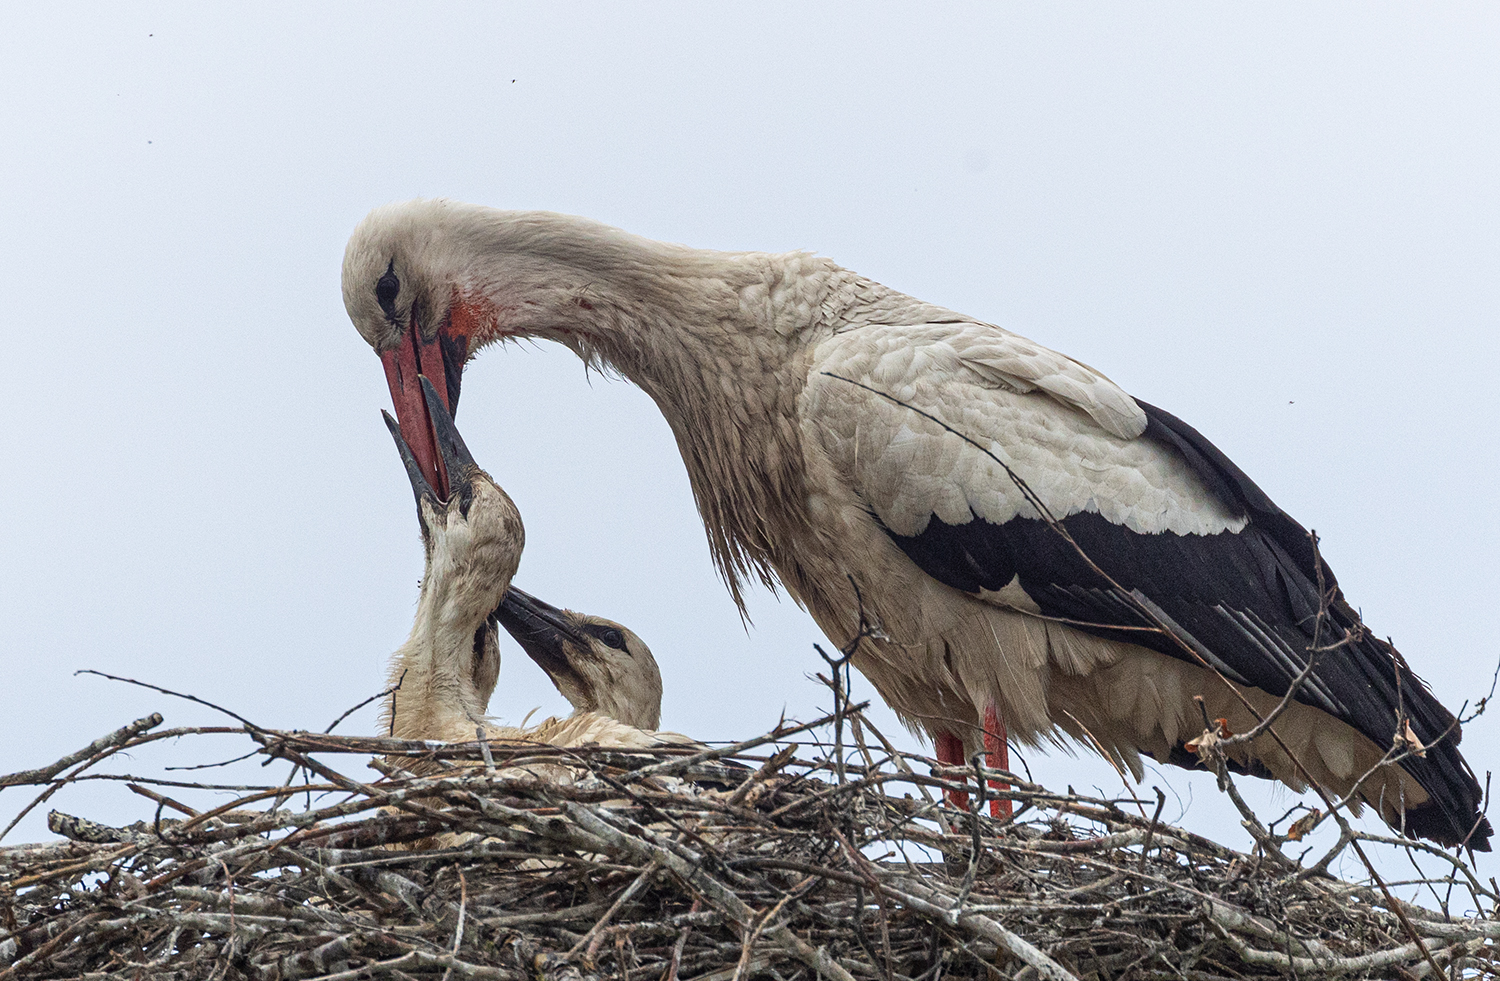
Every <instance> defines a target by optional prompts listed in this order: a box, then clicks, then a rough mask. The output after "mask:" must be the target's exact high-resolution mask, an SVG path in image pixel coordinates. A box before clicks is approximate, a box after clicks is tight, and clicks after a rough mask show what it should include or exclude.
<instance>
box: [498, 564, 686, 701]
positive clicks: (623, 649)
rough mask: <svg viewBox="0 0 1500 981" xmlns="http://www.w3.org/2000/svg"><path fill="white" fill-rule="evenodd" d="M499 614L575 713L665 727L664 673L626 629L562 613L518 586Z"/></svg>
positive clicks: (517, 640) (594, 618)
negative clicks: (663, 719) (663, 710)
mask: <svg viewBox="0 0 1500 981" xmlns="http://www.w3.org/2000/svg"><path fill="white" fill-rule="evenodd" d="M495 613H496V616H497V617H498V618H499V621H500V625H501V626H503V627H504V628H505V629H506V630H508V631H509V632H510V635H511V636H512V637H514V638H515V639H516V643H518V644H520V645H521V647H522V649H523V650H525V651H526V653H527V654H529V655H530V656H531V659H532V660H533V661H535V662H536V663H537V664H539V665H541V667H542V670H544V671H546V672H547V676H548V677H549V678H551V679H552V683H553V684H554V685H556V686H557V690H558V691H559V692H561V693H562V695H563V697H564V698H566V699H567V700H568V702H569V703H570V704H571V705H572V706H573V708H574V710H575V711H577V712H597V713H599V714H600V715H606V716H609V717H610V718H612V719H615V720H616V721H618V722H623V723H625V724H626V725H631V726H635V727H636V728H637V729H655V728H656V727H657V726H658V725H660V724H661V670H660V669H659V668H658V667H657V665H656V658H655V657H653V656H652V655H651V649H650V648H649V647H647V646H646V644H645V642H644V641H642V640H641V639H640V638H639V637H637V636H636V635H635V633H634V632H632V631H631V630H630V629H629V628H628V627H625V626H622V625H621V624H618V623H615V622H614V621H613V620H606V619H604V618H603V617H596V616H589V615H588V614H585V613H574V612H573V611H572V610H560V609H558V608H557V607H555V606H552V605H550V604H548V603H544V602H542V601H541V600H539V599H537V598H536V597H535V596H531V595H529V594H527V593H524V592H522V591H521V590H519V589H516V588H514V587H512V588H511V590H510V592H509V593H507V594H506V595H505V600H504V601H503V602H502V603H501V604H500V608H499V609H498V610H496V611H495Z"/></svg>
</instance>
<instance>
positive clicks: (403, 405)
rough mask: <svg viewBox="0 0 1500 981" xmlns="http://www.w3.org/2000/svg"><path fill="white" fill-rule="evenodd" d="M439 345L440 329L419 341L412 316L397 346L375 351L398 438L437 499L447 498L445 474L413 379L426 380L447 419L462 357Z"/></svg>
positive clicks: (418, 386)
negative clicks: (423, 378)
mask: <svg viewBox="0 0 1500 981" xmlns="http://www.w3.org/2000/svg"><path fill="white" fill-rule="evenodd" d="M445 340H447V337H446V335H445V332H444V331H443V330H442V328H439V329H438V330H436V331H433V334H432V337H431V338H430V339H428V338H424V337H423V336H422V331H421V329H420V328H419V327H418V325H417V322H416V318H415V317H413V318H412V323H411V327H410V328H409V329H408V330H407V331H406V332H405V333H403V334H402V335H401V341H400V343H399V344H397V345H396V346H395V347H394V348H391V349H390V350H388V351H382V352H380V363H381V364H382V365H383V366H384V367H385V380H386V383H387V384H389V385H390V387H391V404H392V405H394V406H395V409H396V421H397V422H398V423H400V426H401V434H402V435H403V436H404V437H405V438H406V442H407V444H408V445H409V446H410V447H411V452H412V455H413V456H415V457H416V461H417V466H418V467H419V468H420V470H421V474H422V476H423V477H424V478H425V479H426V480H427V482H428V483H429V484H431V485H432V487H433V489H434V490H435V491H437V494H438V497H439V498H441V499H442V500H447V499H448V492H449V487H448V473H447V470H446V469H445V467H444V466H443V458H442V454H441V453H439V452H438V450H437V442H436V437H435V430H434V428H433V425H434V420H433V419H432V415H431V413H429V412H428V410H427V402H426V400H425V399H424V398H423V395H422V384H421V381H420V380H419V379H420V378H421V377H422V376H423V375H426V376H427V377H428V378H430V379H431V380H432V382H433V388H434V389H435V390H436V395H437V399H438V401H440V402H441V403H442V406H443V409H444V410H445V411H446V412H447V413H448V414H449V416H450V418H451V416H452V414H453V412H455V411H456V410H457V409H458V387H459V380H460V379H461V378H462V377H463V353H462V351H456V350H455V351H448V350H446V348H449V347H453V346H455V345H454V344H452V342H449V343H444V341H445ZM450 425H451V423H450Z"/></svg>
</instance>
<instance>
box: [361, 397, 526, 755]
mask: <svg viewBox="0 0 1500 981" xmlns="http://www.w3.org/2000/svg"><path fill="white" fill-rule="evenodd" d="M419 384H420V387H421V389H425V393H424V394H425V399H424V402H425V406H424V407H425V408H426V409H427V412H428V415H429V416H430V418H431V420H432V430H431V431H430V432H428V434H427V435H428V437H429V439H430V440H431V441H432V445H433V446H434V447H435V448H436V452H437V460H438V463H439V466H440V469H439V473H440V474H441V475H444V476H445V477H446V481H445V483H446V485H447V486H448V487H449V488H450V491H449V493H447V494H446V495H444V494H440V493H439V492H438V491H437V490H436V489H435V488H434V487H433V485H432V484H431V482H429V481H428V479H427V477H426V475H425V474H424V473H423V472H422V468H421V467H420V465H419V464H418V462H417V459H416V457H415V455H414V454H413V452H412V450H411V447H410V446H409V445H408V441H407V439H406V438H404V436H405V434H404V431H403V430H402V429H401V428H400V427H399V426H398V425H397V423H396V422H395V420H393V419H392V418H391V417H390V416H389V415H386V416H385V420H386V425H387V426H389V427H390V430H391V435H392V436H393V437H395V440H396V448H397V450H398V451H399V452H400V454H401V459H402V462H403V463H404V464H405V465H406V472H407V476H408V478H410V480H411V485H412V491H413V493H414V494H415V496H416V500H417V518H418V521H419V523H420V525H421V528H422V544H423V550H424V552H425V556H426V569H425V572H424V574H423V576H422V588H421V595H420V596H419V598H418V601H417V616H416V621H415V622H414V623H413V625H412V632H411V637H410V638H408V640H407V642H406V644H405V645H403V646H402V648H401V649H400V650H399V651H397V652H396V655H395V658H394V660H393V663H392V671H391V676H392V679H393V680H394V681H399V682H400V691H398V692H396V693H395V696H394V697H393V698H392V699H391V700H390V701H389V702H388V703H387V714H388V721H389V722H390V723H391V730H392V731H393V732H395V733H396V734H397V735H398V736H408V737H416V738H433V737H437V736H439V735H440V734H441V733H443V732H446V731H447V729H448V728H451V725H450V724H449V723H450V722H457V723H458V724H459V725H460V726H462V725H464V724H465V722H464V720H472V721H473V722H474V723H476V724H477V723H478V722H479V721H480V720H481V718H482V716H483V714H484V711H485V708H486V706H487V705H488V704H489V698H490V695H491V693H492V692H493V691H494V689H495V682H496V680H497V678H498V677H499V673H500V652H499V644H498V636H497V626H496V623H495V619H494V615H493V612H494V610H495V608H496V607H497V606H499V605H500V601H501V598H502V597H503V596H504V595H505V591H506V590H507V589H509V588H510V580H511V578H512V577H513V576H514V575H515V573H516V567H517V566H518V565H519V563H520V560H521V550H522V548H523V547H524V546H525V543H526V532H525V529H524V528H523V526H522V524H521V515H520V512H519V511H517V510H516V506H515V504H514V503H513V502H512V501H511V499H510V497H509V495H507V494H506V493H505V491H504V490H502V489H501V488H500V487H499V486H498V485H497V484H496V483H495V482H494V481H493V480H492V479H490V476H489V475H488V474H487V473H485V472H484V471H483V470H481V469H480V468H479V466H478V465H477V464H476V463H475V462H474V458H473V457H472V456H471V455H470V454H469V450H468V448H467V447H466V446H465V445H464V442H463V438H462V437H461V436H459V434H458V430H457V429H456V428H455V427H454V425H453V419H452V417H451V416H449V414H448V412H447V410H446V409H445V408H444V407H443V405H442V402H441V401H440V399H439V398H438V394H437V391H436V389H434V388H433V386H432V384H431V383H430V382H428V381H427V380H426V378H425V377H424V378H422V379H421V380H420V382H419ZM423 421H424V422H425V418H424V419H423ZM459 731H460V732H462V731H464V730H463V729H462V728H460V729H459Z"/></svg>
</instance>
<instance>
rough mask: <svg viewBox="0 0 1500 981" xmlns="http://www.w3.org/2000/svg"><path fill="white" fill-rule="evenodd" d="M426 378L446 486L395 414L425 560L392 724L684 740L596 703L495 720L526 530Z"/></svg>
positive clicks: (614, 742)
mask: <svg viewBox="0 0 1500 981" xmlns="http://www.w3.org/2000/svg"><path fill="white" fill-rule="evenodd" d="M420 383H421V391H422V394H423V402H422V408H423V409H424V411H425V413H426V416H425V417H424V418H423V420H422V421H423V422H424V423H425V422H426V420H428V419H430V422H431V427H432V428H431V434H430V435H431V437H432V442H433V444H434V446H435V457H434V461H435V462H436V463H437V465H438V469H437V470H436V471H435V473H436V476H437V479H438V481H439V482H440V483H442V484H445V485H447V492H446V494H440V493H439V491H438V489H437V488H436V487H434V486H433V483H432V482H431V481H430V480H429V479H428V477H427V474H426V473H424V470H423V467H422V464H421V462H420V461H419V460H418V458H417V456H416V455H415V454H414V453H413V452H412V449H411V446H410V445H409V444H408V443H407V440H406V439H405V438H404V435H403V433H402V430H401V427H400V426H399V425H398V424H397V423H396V421H395V420H393V419H392V418H391V417H390V416H389V415H386V416H385V421H386V425H387V426H388V427H389V428H390V430H391V435H392V436H393V437H394V438H395V440H396V448H397V450H398V451H399V452H400V454H401V460H402V463H404V464H405V466H406V472H407V476H408V477H409V478H410V480H411V485H412V491H413V493H414V494H415V496H416V499H417V515H418V519H419V522H420V524H421V527H422V547H423V552H424V555H425V559H426V571H425V574H424V575H423V577H422V587H421V592H420V594H419V596H418V599H417V614H416V620H415V622H414V623H413V624H412V630H411V635H410V636H409V637H408V638H407V641H406V643H405V644H403V645H402V646H401V648H400V649H399V650H397V651H396V653H395V654H394V655H393V656H392V658H391V667H390V685H389V687H391V688H392V689H393V690H392V692H391V694H390V696H389V698H388V699H387V701H386V707H385V716H384V723H385V729H386V731H387V732H388V733H389V734H390V735H392V736H394V737H396V738H398V739H425V740H441V741H447V742H463V741H468V740H472V739H474V738H475V736H476V734H481V733H482V734H483V736H484V738H486V739H491V740H514V741H524V742H532V743H538V742H540V743H549V744H551V745H556V746H580V745H586V744H594V745H608V746H619V747H621V748H644V747H649V746H655V745H660V744H662V743H663V742H674V743H675V742H677V741H678V738H680V737H677V738H671V737H658V736H657V735H656V734H655V733H649V732H643V731H642V730H641V729H640V728H638V727H636V726H632V725H629V724H626V723H624V722H620V721H616V720H615V719H614V718H611V717H609V716H607V715H602V714H599V713H595V712H581V713H575V714H574V715H573V716H571V717H569V718H567V719H548V720H546V721H544V722H542V723H540V724H538V725H536V726H533V727H531V728H529V729H522V728H517V727H514V726H500V725H496V724H494V723H493V722H492V721H491V720H490V719H489V717H488V716H487V715H486V708H487V707H488V704H489V699H490V695H491V693H492V692H493V691H494V689H495V684H496V682H497V680H498V678H499V673H500V652H499V640H498V628H497V621H496V613H495V611H496V608H497V607H500V606H501V605H502V599H503V597H504V596H505V594H506V591H507V590H508V589H509V588H510V580H511V577H512V576H514V575H515V572H516V568H517V566H518V565H519V563H520V559H521V550H522V548H523V547H524V545H525V541H526V533H525V530H524V528H523V526H522V524H521V515H520V512H519V511H517V510H516V506H515V504H514V502H512V501H511V499H510V497H509V496H508V495H507V494H506V493H505V491H504V490H502V489H501V488H500V487H499V485H497V484H496V483H495V481H494V480H492V479H491V478H490V476H489V474H487V473H485V472H484V471H483V470H481V469H480V468H479V466H478V464H476V463H475V462H474V458H473V456H472V455H470V453H469V450H468V447H466V446H465V445H464V441H463V437H462V436H460V435H459V433H458V429H457V428H456V427H455V426H454V425H453V418H452V416H451V415H450V414H449V413H448V410H447V407H446V406H444V405H443V403H442V400H441V398H440V397H439V396H438V394H437V391H436V390H435V389H434V388H433V386H432V383H431V382H429V381H428V380H427V379H426V378H425V377H423V378H421V380H420ZM658 685H659V682H658ZM657 691H658V699H659V697H660V695H659V693H660V688H659V686H658V689H657Z"/></svg>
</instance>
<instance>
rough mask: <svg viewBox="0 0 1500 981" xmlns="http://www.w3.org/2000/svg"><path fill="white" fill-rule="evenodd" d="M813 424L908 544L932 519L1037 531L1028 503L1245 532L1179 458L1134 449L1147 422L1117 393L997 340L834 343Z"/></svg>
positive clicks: (884, 336) (819, 361) (994, 332)
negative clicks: (1019, 521)
mask: <svg viewBox="0 0 1500 981" xmlns="http://www.w3.org/2000/svg"><path fill="white" fill-rule="evenodd" d="M855 383H858V384H855ZM861 386H867V387H861ZM802 418H803V421H804V426H805V427H807V429H808V430H809V432H808V434H807V435H808V437H809V438H810V439H812V440H813V441H815V442H816V443H817V444H818V445H819V447H820V448H821V449H822V450H823V452H824V454H826V457H827V459H828V461H829V462H830V463H831V464H832V466H833V467H834V468H835V469H836V470H837V471H838V477H839V479H840V480H841V481H843V482H845V483H846V485H847V486H850V487H852V488H853V489H854V490H855V491H856V492H857V493H858V495H859V496H860V498H861V499H862V500H863V501H864V502H865V503H866V504H867V505H868V506H869V507H870V508H871V509H872V510H873V512H874V513H875V515H876V516H877V517H878V518H879V519H880V520H881V522H883V523H884V524H885V526H886V527H887V528H888V529H889V530H890V531H891V532H892V533H893V534H897V535H903V536H912V535H917V534H920V533H921V532H922V531H924V530H925V529H926V527H927V524H928V522H929V521H930V520H931V519H932V518H934V517H936V518H938V519H940V520H941V521H943V522H944V523H946V524H949V525H959V524H965V523H967V522H968V521H970V520H972V519H973V518H974V517H979V518H982V519H984V520H985V521H987V522H989V523H991V524H996V525H998V524H1003V523H1005V522H1007V521H1009V520H1010V519H1012V518H1015V517H1018V516H1019V517H1028V518H1040V517H1041V514H1040V513H1039V512H1038V510H1037V509H1036V507H1035V506H1034V504H1033V503H1032V501H1031V500H1028V491H1029V492H1030V493H1031V494H1033V495H1035V498H1036V499H1038V500H1040V501H1041V502H1042V504H1043V505H1044V506H1045V507H1046V508H1047V509H1048V510H1049V511H1050V512H1051V513H1052V515H1053V516H1054V517H1056V518H1065V517H1067V516H1069V515H1073V514H1078V513H1081V512H1096V513H1098V514H1099V515H1101V516H1102V517H1103V518H1105V519H1106V520H1107V521H1109V522H1111V523H1113V524H1117V525H1121V526H1124V527H1126V528H1129V529H1130V530H1132V531H1135V532H1142V533H1151V532H1162V531H1174V532H1177V533H1179V534H1214V533H1218V532H1222V531H1226V530H1227V531H1237V530H1239V529H1240V528H1242V527H1243V526H1244V523H1245V518H1244V516H1243V515H1242V514H1240V513H1238V509H1237V508H1236V507H1235V505H1234V504H1233V503H1232V502H1225V501H1223V500H1222V499H1221V498H1220V497H1219V496H1217V495H1215V494H1213V493H1211V492H1209V491H1208V489H1207V488H1205V486H1204V485H1203V483H1202V481H1201V480H1200V479H1199V477H1198V476H1197V475H1196V474H1195V473H1194V471H1193V470H1192V468H1191V467H1189V466H1188V464H1187V462H1186V461H1185V460H1184V459H1183V457H1182V456H1181V455H1180V454H1179V453H1177V452H1175V451H1174V450H1172V449H1171V448H1169V447H1164V446H1162V445H1161V444H1159V443H1157V442H1154V441H1148V440H1142V439H1138V438H1137V437H1138V436H1139V435H1140V433H1141V432H1143V431H1144V430H1145V428H1146V417H1145V413H1144V412H1143V411H1142V410H1141V408H1140V407H1139V406H1138V405H1137V404H1136V402H1135V401H1134V400H1133V399H1131V398H1130V396H1128V395H1127V394H1125V392H1123V391H1122V390H1121V389H1120V388H1119V387H1118V386H1116V385H1114V383H1112V382H1110V381H1109V380H1108V379H1107V378H1105V377H1104V376H1102V375H1100V374H1098V373H1097V372H1094V371H1093V370H1092V369H1089V368H1087V367H1085V366H1083V365H1081V364H1079V363H1077V362H1074V361H1070V360H1069V359H1067V358H1065V357H1063V356H1062V355H1060V354H1057V353H1056V352H1053V351H1049V350H1048V349H1046V348H1043V347H1041V346H1040V345H1037V344H1034V343H1032V342H1030V341H1026V340H1025V339H1024V338H1020V337H1017V336H1016V335H1014V334H1009V333H1007V332H1005V331H1002V330H1000V329H999V328H995V327H987V326H985V325H981V324H932V325H921V326H912V327H866V328H863V329H860V330H855V331H849V332H847V333H843V334H840V335H837V336H836V337H834V338H832V339H830V340H828V341H826V342H824V343H823V344H822V345H820V346H819V348H818V349H817V351H816V352H815V354H814V357H813V366H812V370H811V372H810V376H809V379H808V385H807V388H806V389H805V390H804V393H803V413H802ZM945 426H946V427H948V428H944V427H945ZM950 430H951V431H950ZM960 434H961V435H960ZM965 437H967V439H968V440H973V441H974V443H977V444H978V446H976V445H974V443H970V442H967V441H966V440H965ZM979 447H984V449H983V450H982V449H980V448H979ZM984 450H988V451H989V452H988V453H986V452H985V451H984ZM990 454H993V457H992V456H991V455H990ZM1023 485H1024V486H1023Z"/></svg>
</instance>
